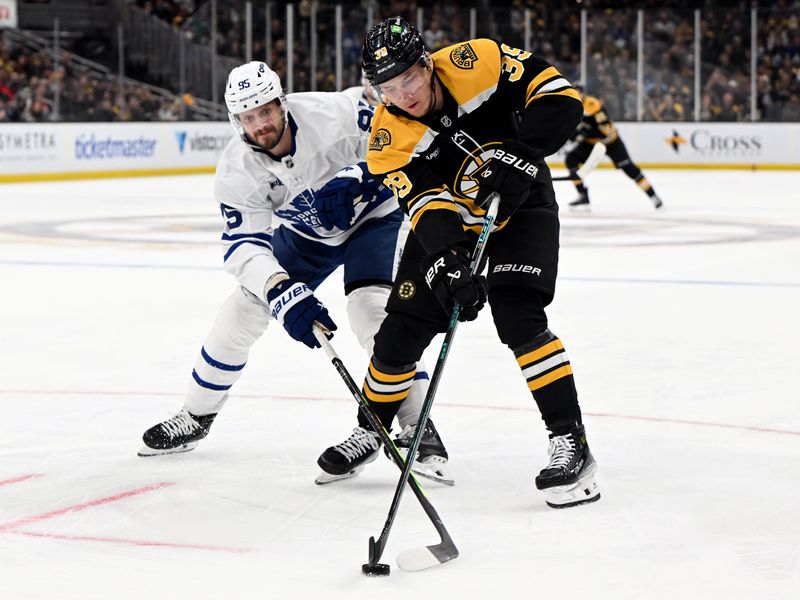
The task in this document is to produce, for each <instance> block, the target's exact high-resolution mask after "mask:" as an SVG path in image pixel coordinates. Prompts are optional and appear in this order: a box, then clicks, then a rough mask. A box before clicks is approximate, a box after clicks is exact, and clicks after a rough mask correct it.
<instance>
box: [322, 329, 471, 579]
mask: <svg viewBox="0 0 800 600" xmlns="http://www.w3.org/2000/svg"><path fill="white" fill-rule="evenodd" d="M313 331H314V337H316V338H317V340H318V341H319V343H320V345H321V346H322V349H323V350H324V351H325V354H327V355H328V358H330V359H331V363H333V366H334V367H336V371H337V372H338V373H339V376H340V377H341V378H342V380H343V381H344V383H345V385H346V386H347V389H348V390H350V393H351V394H352V395H353V398H355V399H356V401H357V402H358V406H359V408H360V409H361V413H362V414H363V415H364V416H365V417H366V418H367V421H369V424H370V426H371V427H372V429H373V430H374V431H376V432H377V433H378V435H379V436H380V438H381V441H382V442H383V443H384V444H385V445H386V448H387V449H388V450H389V454H390V455H391V457H392V460H393V461H394V463H395V464H396V465H397V468H398V469H400V470H401V471H403V473H404V477H405V479H407V480H408V484H409V485H410V486H411V489H412V490H413V492H414V495H415V496H416V497H417V500H419V503H420V504H421V505H422V509H423V510H424V511H425V514H426V515H428V518H429V519H430V520H431V522H432V523H433V526H434V527H435V528H436V531H437V533H438V534H439V538H440V540H441V541H440V542H439V543H438V544H435V545H433V546H427V548H425V550H429V551H430V552H431V553H432V554H433V555H434V556H436V557H437V560H438V561H439V562H441V563H443V562H447V561H448V560H453V559H454V558H456V557H457V556H458V548H456V545H455V544H454V543H453V539H452V538H451V537H450V534H449V533H447V529H445V526H444V523H443V522H442V519H441V517H440V516H439V514H438V513H437V512H436V509H435V508H434V507H433V505H432V504H431V503H430V500H428V498H427V497H426V496H425V492H424V491H423V489H422V486H420V484H419V482H418V481H417V480H416V478H415V477H414V475H413V474H411V475H410V476H409V473H408V472H407V471H406V470H405V469H404V467H405V461H404V459H403V455H402V454H400V452H399V451H398V450H397V447H396V446H395V445H394V442H393V441H392V438H391V437H390V436H389V432H388V431H386V428H385V427H384V426H383V424H381V422H380V420H379V419H378V417H377V416H375V413H374V412H372V409H371V408H370V406H369V402H368V401H367V399H366V398H365V397H364V396H363V394H362V393H361V390H360V389H359V387H358V385H356V382H355V381H353V378H352V377H351V376H350V373H349V372H348V371H347V368H346V367H345V366H344V363H343V362H342V360H341V359H340V358H339V356H338V355H337V354H336V351H335V350H334V349H333V346H331V343H330V342H329V341H328V338H327V337H326V336H325V329H324V328H323V327H322V326H321V325H320V324H319V323H315V324H314V328H313ZM371 543H372V540H371V539H370V555H371V553H372V552H371V549H372V545H371ZM361 570H362V572H363V573H364V574H365V575H388V574H389V572H390V567H389V565H386V564H378V563H377V561H375V563H368V564H364V565H362V566H361Z"/></svg>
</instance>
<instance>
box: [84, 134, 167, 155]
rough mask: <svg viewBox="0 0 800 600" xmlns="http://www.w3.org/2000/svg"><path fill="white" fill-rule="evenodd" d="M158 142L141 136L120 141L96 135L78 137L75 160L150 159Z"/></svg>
mask: <svg viewBox="0 0 800 600" xmlns="http://www.w3.org/2000/svg"><path fill="white" fill-rule="evenodd" d="M157 144H158V140H156V139H153V138H145V137H142V136H139V137H137V138H132V139H118V138H113V137H110V136H107V137H97V136H95V135H94V134H91V135H88V136H83V135H81V136H78V138H77V139H76V140H75V158H77V159H78V160H104V159H105V160H108V159H113V158H130V159H138V158H150V157H152V156H153V155H154V154H155V151H156V145H157Z"/></svg>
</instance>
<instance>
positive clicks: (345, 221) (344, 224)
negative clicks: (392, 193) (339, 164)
mask: <svg viewBox="0 0 800 600" xmlns="http://www.w3.org/2000/svg"><path fill="white" fill-rule="evenodd" d="M379 186H380V180H379V179H378V178H377V177H374V176H373V175H370V173H369V170H367V163H365V162H360V163H358V164H355V165H353V166H351V167H346V168H344V169H342V170H341V171H339V172H338V173H336V175H334V177H333V178H332V179H331V180H330V181H329V182H328V183H326V184H325V185H324V186H322V187H321V188H320V189H319V190H318V191H317V192H316V193H315V194H314V196H315V197H316V206H317V217H318V218H319V223H320V225H322V227H324V228H325V229H333V228H334V227H338V228H339V229H342V230H345V229H348V228H349V227H350V225H352V222H353V217H354V216H355V214H356V207H355V205H356V203H357V202H358V201H359V200H361V199H362V197H363V199H364V200H367V197H368V196H369V197H371V196H373V195H375V194H376V193H377V192H378V189H379Z"/></svg>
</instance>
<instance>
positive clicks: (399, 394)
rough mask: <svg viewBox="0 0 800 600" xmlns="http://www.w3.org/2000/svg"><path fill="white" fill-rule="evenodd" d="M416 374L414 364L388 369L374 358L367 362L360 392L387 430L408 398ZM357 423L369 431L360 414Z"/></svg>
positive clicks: (388, 367)
mask: <svg viewBox="0 0 800 600" xmlns="http://www.w3.org/2000/svg"><path fill="white" fill-rule="evenodd" d="M416 374H417V367H416V364H415V363H412V364H410V365H404V366H401V367H390V366H388V365H384V364H382V363H381V362H380V361H378V359H377V358H375V356H373V357H372V360H370V361H369V369H368V370H367V376H366V377H365V378H364V386H363V388H362V391H363V392H364V396H366V398H367V400H369V404H370V408H371V409H372V410H373V411H374V412H375V415H376V416H377V417H378V419H380V421H381V423H383V426H384V427H386V429H387V430H388V429H390V428H391V424H392V419H394V416H395V415H396V414H397V411H398V410H400V405H401V403H402V402H403V401H404V400H405V399H406V398H407V397H408V394H409V392H410V391H411V385H412V384H413V383H414V376H415V375H416ZM358 422H359V424H360V425H361V426H362V427H364V428H365V429H371V427H369V425H368V422H367V419H366V418H365V417H364V415H362V414H361V413H359V414H358Z"/></svg>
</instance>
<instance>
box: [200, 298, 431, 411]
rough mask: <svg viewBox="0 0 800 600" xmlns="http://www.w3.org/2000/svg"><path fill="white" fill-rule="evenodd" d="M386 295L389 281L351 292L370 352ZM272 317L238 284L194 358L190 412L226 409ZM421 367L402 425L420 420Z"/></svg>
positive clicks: (353, 315)
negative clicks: (252, 350) (256, 343)
mask: <svg viewBox="0 0 800 600" xmlns="http://www.w3.org/2000/svg"><path fill="white" fill-rule="evenodd" d="M388 296H389V287H388V286H385V285H370V286H365V287H361V288H357V289H355V290H353V291H352V292H350V293H349V294H348V296H347V316H348V321H349V322H350V327H351V329H352V331H353V333H355V335H356V337H357V338H358V341H359V343H360V344H361V346H362V347H363V348H364V349H365V350H366V351H367V352H368V355H371V354H372V347H373V343H374V337H375V333H376V332H377V331H378V328H379V327H380V324H381V322H382V321H383V319H384V317H385V316H386V310H385V308H384V307H385V306H386V299H387V298H388ZM270 321H272V317H271V315H270V314H269V309H268V307H267V305H265V304H263V303H262V302H260V301H259V300H258V299H257V298H256V297H255V296H254V295H253V294H251V293H250V292H248V291H247V290H245V289H244V288H243V287H237V289H236V290H235V291H234V293H233V294H231V296H230V297H229V298H228V299H227V300H226V301H225V302H224V303H223V305H222V307H221V308H220V309H219V312H218V313H217V318H216V320H215V321H214V325H213V327H212V329H211V332H210V333H209V334H208V336H207V337H206V339H205V341H204V342H203V346H202V348H201V349H200V355H199V356H198V357H197V360H196V361H195V365H194V369H193V370H192V379H191V381H190V382H189V389H188V391H187V393H186V400H185V406H186V409H187V410H188V411H189V412H190V413H192V414H194V415H207V414H211V413H217V412H219V411H220V410H221V409H222V407H223V405H224V404H225V402H226V401H227V399H228V392H229V390H230V389H231V387H232V386H233V385H234V384H235V383H236V382H237V381H238V380H239V377H241V375H242V372H243V369H244V367H245V365H246V364H247V358H248V356H249V354H250V348H252V346H253V344H255V342H256V341H257V340H258V339H259V338H260V337H261V335H262V334H263V333H264V331H266V329H267V327H268V325H269V323H270ZM287 340H288V338H287ZM421 371H422V373H421V374H420V375H419V376H418V378H417V379H415V380H414V385H413V390H412V393H411V395H410V401H409V402H408V403H407V406H406V407H404V409H403V410H402V411H401V412H399V413H398V415H397V418H398V421H399V422H400V426H401V427H405V426H406V425H408V424H414V423H416V422H417V417H418V415H419V410H420V407H421V406H422V401H423V400H424V398H425V394H426V393H427V390H428V379H427V374H426V373H424V368H422V369H421Z"/></svg>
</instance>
